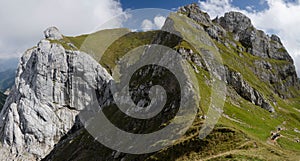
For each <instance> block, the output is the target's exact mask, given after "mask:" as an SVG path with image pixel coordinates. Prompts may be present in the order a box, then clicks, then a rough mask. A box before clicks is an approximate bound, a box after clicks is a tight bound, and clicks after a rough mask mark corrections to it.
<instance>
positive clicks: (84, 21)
mask: <svg viewBox="0 0 300 161" xmlns="http://www.w3.org/2000/svg"><path fill="white" fill-rule="evenodd" d="M121 13H123V10H122V7H121V4H120V3H119V2H118V1H115V0H88V1H87V0H63V1H62V0H51V1H41V0H26V1H24V0H10V1H0V35H1V37H0V58H1V57H2V58H3V57H14V56H19V55H20V53H23V51H24V50H26V49H27V48H30V47H31V46H33V45H35V44H36V43H37V41H39V40H40V39H41V38H43V30H45V29H46V28H47V27H50V26H57V27H58V28H59V29H60V30H61V32H62V33H63V34H65V35H75V34H80V33H89V32H93V31H95V27H97V26H99V25H101V24H102V23H104V22H106V21H107V20H109V19H111V18H112V17H114V16H116V15H118V14H121ZM116 25H118V23H116Z"/></svg>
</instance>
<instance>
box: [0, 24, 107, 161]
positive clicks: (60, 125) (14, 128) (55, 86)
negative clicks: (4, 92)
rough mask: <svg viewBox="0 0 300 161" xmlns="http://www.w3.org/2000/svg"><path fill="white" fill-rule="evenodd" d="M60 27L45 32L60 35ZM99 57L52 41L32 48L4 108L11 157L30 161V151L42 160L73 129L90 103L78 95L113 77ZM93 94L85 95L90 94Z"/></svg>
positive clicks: (3, 136) (2, 134)
mask: <svg viewBox="0 0 300 161" xmlns="http://www.w3.org/2000/svg"><path fill="white" fill-rule="evenodd" d="M57 31H58V30H57V29H56V28H53V27H52V28H50V29H47V30H46V31H45V35H46V37H47V38H50V39H59V38H61V35H60V34H58V32H57ZM93 62H94V61H93V60H92V58H91V57H89V56H88V55H87V54H85V53H82V52H79V51H67V50H65V49H64V48H63V47H62V46H61V45H59V44H52V43H50V41H48V40H42V41H41V42H40V43H39V44H38V45H37V46H36V47H34V48H32V49H30V50H28V51H26V53H25V54H24V55H23V56H22V58H21V62H20V65H19V68H18V70H17V76H16V80H15V85H14V87H13V89H12V91H11V93H10V95H9V96H8V98H7V102H6V104H5V105H4V107H3V110H2V111H1V113H0V118H1V120H0V140H1V143H2V144H3V147H4V148H6V149H7V150H8V151H9V153H8V154H9V155H8V156H6V157H7V158H9V160H24V158H23V157H24V156H27V157H30V158H32V159H34V160H40V159H41V158H43V157H45V156H46V154H48V153H49V152H50V151H51V150H52V149H53V147H54V145H55V144H56V143H57V142H58V141H59V140H60V138H61V137H62V136H63V135H65V134H66V133H67V132H68V131H69V130H70V129H71V127H72V126H73V125H74V122H75V117H76V115H77V114H78V113H79V110H80V109H81V108H83V104H84V100H81V99H77V98H78V97H79V96H78V95H80V93H81V92H82V93H83V94H84V92H88V91H89V90H90V86H99V87H102V86H103V84H105V83H107V82H108V81H109V80H110V79H111V77H110V76H109V74H108V73H107V72H106V70H105V69H104V68H102V67H101V66H100V65H99V64H98V63H97V62H96V63H93ZM81 70H84V71H85V73H84V75H82V77H83V78H84V79H78V80H77V79H76V80H77V82H76V81H75V82H74V80H75V76H74V71H81ZM76 84H82V85H83V87H84V88H83V89H81V90H83V91H81V92H80V91H75V89H76V88H74V86H75V85H76ZM89 97H90V96H89V95H86V94H85V95H84V98H85V99H90V98H89ZM81 101H82V102H81ZM26 160H27V159H26Z"/></svg>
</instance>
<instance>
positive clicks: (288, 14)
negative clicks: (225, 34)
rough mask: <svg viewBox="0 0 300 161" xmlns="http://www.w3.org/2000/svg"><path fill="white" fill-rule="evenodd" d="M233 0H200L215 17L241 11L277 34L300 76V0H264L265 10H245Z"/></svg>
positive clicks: (257, 24) (205, 8) (263, 27)
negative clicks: (291, 1)
mask: <svg viewBox="0 0 300 161" xmlns="http://www.w3.org/2000/svg"><path fill="white" fill-rule="evenodd" d="M231 2H232V0H222V1H221V0H207V1H206V2H201V1H199V4H200V8H202V9H203V10H205V11H207V12H208V13H209V14H210V15H212V16H213V17H215V16H222V15H224V13H225V12H228V11H239V12H242V13H244V14H245V15H247V16H248V17H250V18H251V20H252V22H253V24H254V26H256V27H257V28H259V29H262V30H264V31H266V32H267V33H274V34H277V35H278V36H279V37H280V38H281V40H282V42H283V43H284V45H285V46H286V48H287V50H288V51H289V53H290V55H291V56H292V57H293V59H294V61H295V65H296V67H297V70H298V76H300V62H299V61H300V58H299V57H300V30H299V26H300V18H299V17H300V12H299V11H300V0H297V2H294V3H289V2H286V1H284V0H262V1H260V3H261V4H263V3H267V4H268V6H269V7H268V8H267V9H265V10H263V11H255V10H253V11H249V10H248V11H245V10H242V9H240V8H238V7H235V6H233V5H232V3H231Z"/></svg>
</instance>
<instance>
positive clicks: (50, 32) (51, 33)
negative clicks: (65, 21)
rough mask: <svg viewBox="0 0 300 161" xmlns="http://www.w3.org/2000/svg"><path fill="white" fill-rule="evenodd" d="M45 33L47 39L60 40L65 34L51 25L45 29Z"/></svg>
mask: <svg viewBox="0 0 300 161" xmlns="http://www.w3.org/2000/svg"><path fill="white" fill-rule="evenodd" d="M44 35H45V38H46V39H49V40H60V39H63V35H62V34H61V33H60V32H59V30H58V28H56V27H49V28H47V29H46V30H45V31H44Z"/></svg>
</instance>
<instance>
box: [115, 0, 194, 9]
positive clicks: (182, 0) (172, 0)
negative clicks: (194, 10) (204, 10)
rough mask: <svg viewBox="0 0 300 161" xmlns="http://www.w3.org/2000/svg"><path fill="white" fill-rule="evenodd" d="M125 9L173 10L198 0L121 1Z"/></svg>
mask: <svg viewBox="0 0 300 161" xmlns="http://www.w3.org/2000/svg"><path fill="white" fill-rule="evenodd" d="M120 1H121V4H122V7H123V8H124V9H128V8H130V9H140V8H163V9H168V10H171V9H173V8H178V7H179V6H183V5H186V4H189V3H197V2H198V0H120Z"/></svg>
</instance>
